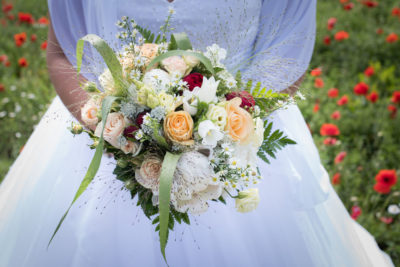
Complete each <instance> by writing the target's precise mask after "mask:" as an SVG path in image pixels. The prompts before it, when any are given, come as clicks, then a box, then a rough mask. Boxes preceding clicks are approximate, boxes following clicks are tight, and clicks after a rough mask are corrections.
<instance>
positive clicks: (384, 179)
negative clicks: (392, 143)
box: [375, 169, 397, 186]
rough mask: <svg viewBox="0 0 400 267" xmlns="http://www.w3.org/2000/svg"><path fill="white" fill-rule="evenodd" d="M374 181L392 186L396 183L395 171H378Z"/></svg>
mask: <svg viewBox="0 0 400 267" xmlns="http://www.w3.org/2000/svg"><path fill="white" fill-rule="evenodd" d="M375 180H376V182H377V183H383V184H385V185H387V186H394V185H395V184H396V183H397V175H396V170H385V169H384V170H380V171H379V172H378V174H377V175H376V176H375Z"/></svg>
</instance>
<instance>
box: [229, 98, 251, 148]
mask: <svg viewBox="0 0 400 267" xmlns="http://www.w3.org/2000/svg"><path fill="white" fill-rule="evenodd" d="M241 103H242V99H240V98H239V97H235V98H234V99H232V100H230V101H228V102H227V104H226V106H225V109H226V113H227V114H228V119H227V122H226V126H225V131H227V132H228V133H229V135H230V136H231V138H232V139H233V140H235V141H239V142H240V143H242V144H246V143H248V142H249V141H250V137H251V136H252V135H253V133H254V123H253V118H252V117H251V115H250V114H249V113H248V112H247V111H246V110H245V109H243V108H241V107H240V104H241Z"/></svg>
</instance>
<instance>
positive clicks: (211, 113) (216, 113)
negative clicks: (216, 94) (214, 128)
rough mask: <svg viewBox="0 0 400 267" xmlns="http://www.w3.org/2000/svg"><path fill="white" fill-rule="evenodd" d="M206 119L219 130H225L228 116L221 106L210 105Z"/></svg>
mask: <svg viewBox="0 0 400 267" xmlns="http://www.w3.org/2000/svg"><path fill="white" fill-rule="evenodd" d="M206 117H207V119H209V120H211V121H212V122H214V123H215V124H216V125H218V127H219V128H220V129H221V130H224V129H225V125H226V120H227V117H228V114H227V113H226V109H225V108H224V107H221V106H216V105H210V106H209V107H208V111H207V114H206Z"/></svg>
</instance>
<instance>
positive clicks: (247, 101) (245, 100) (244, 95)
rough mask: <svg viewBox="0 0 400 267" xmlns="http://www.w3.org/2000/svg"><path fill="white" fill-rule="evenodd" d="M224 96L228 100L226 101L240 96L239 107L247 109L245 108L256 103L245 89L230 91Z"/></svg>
mask: <svg viewBox="0 0 400 267" xmlns="http://www.w3.org/2000/svg"><path fill="white" fill-rule="evenodd" d="M225 97H226V100H228V101H229V100H231V99H233V98H235V97H240V98H241V99H242V104H240V107H241V108H244V109H247V110H248V109H249V108H251V107H254V106H255V105H256V101H254V98H253V96H252V95H251V94H250V93H249V92H247V91H241V92H232V93H229V94H226V95H225Z"/></svg>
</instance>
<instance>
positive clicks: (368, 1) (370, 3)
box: [361, 0, 378, 8]
mask: <svg viewBox="0 0 400 267" xmlns="http://www.w3.org/2000/svg"><path fill="white" fill-rule="evenodd" d="M361 3H362V4H363V5H364V6H366V7H369V8H373V7H377V6H378V2H375V1H371V0H366V1H362V2H361Z"/></svg>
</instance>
